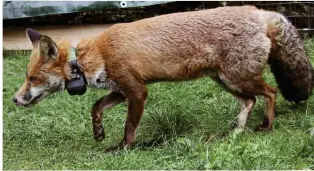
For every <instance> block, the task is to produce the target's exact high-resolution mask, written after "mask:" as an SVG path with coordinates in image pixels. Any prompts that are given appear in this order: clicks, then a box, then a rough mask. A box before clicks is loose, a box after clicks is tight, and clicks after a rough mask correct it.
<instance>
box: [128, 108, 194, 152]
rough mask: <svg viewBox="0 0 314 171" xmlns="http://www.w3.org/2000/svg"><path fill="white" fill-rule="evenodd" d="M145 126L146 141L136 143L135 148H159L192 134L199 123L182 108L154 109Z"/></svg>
mask: <svg viewBox="0 0 314 171" xmlns="http://www.w3.org/2000/svg"><path fill="white" fill-rule="evenodd" d="M143 123H145V124H144V125H143V130H144V132H143V136H144V137H147V138H145V139H144V140H141V141H137V142H134V145H133V146H134V147H133V148H147V147H158V146H161V145H163V144H165V143H167V142H170V141H172V140H176V139H177V138H178V137H180V136H183V135H184V134H187V133H190V132H191V131H192V130H193V128H194V127H195V125H197V121H196V119H195V118H193V115H188V114H186V113H185V112H184V111H183V110H182V109H181V108H178V109H176V110H173V109H171V108H163V109H153V110H150V111H149V114H148V117H147V118H145V121H144V122H143Z"/></svg>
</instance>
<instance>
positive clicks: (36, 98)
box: [30, 93, 43, 103]
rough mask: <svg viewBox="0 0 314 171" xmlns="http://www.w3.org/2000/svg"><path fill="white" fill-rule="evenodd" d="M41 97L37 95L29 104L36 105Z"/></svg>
mask: <svg viewBox="0 0 314 171" xmlns="http://www.w3.org/2000/svg"><path fill="white" fill-rule="evenodd" d="M42 96H43V93H41V94H39V95H38V96H36V97H34V98H33V100H32V101H31V102H30V103H37V101H38V100H39V99H40V98H41V97H42Z"/></svg>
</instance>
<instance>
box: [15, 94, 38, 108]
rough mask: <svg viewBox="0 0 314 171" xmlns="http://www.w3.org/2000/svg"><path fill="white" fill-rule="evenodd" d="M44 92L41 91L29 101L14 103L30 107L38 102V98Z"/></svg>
mask: <svg viewBox="0 0 314 171" xmlns="http://www.w3.org/2000/svg"><path fill="white" fill-rule="evenodd" d="M43 95H44V94H43V93H41V94H39V95H38V96H36V97H34V98H33V99H32V100H31V101H30V102H28V103H25V102H15V104H16V105H18V106H24V107H30V106H33V105H35V104H36V103H38V102H39V101H40V98H41V97H42V96H43Z"/></svg>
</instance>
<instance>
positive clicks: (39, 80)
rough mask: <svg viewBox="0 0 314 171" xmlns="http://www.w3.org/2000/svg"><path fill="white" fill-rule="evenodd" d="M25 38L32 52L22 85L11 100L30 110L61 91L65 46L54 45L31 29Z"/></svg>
mask: <svg viewBox="0 0 314 171" xmlns="http://www.w3.org/2000/svg"><path fill="white" fill-rule="evenodd" d="M26 35H27V37H28V38H29V40H30V41H31V43H32V44H33V51H32V53H31V56H30V61H29V63H28V66H27V71H26V76H25V82H24V84H23V85H22V86H21V88H20V89H19V90H18V91H17V93H16V94H15V95H14V97H13V102H14V103H15V104H16V105H20V106H25V107H27V106H31V105H34V104H36V103H38V102H39V101H41V100H42V99H44V98H45V97H47V96H48V95H50V94H52V93H54V92H56V91H58V90H61V89H63V88H64V84H65V81H64V80H65V78H66V74H65V73H67V72H66V71H65V70H66V65H65V64H66V60H67V54H68V49H69V47H68V46H69V43H68V42H63V43H61V44H58V45H59V47H58V46H57V44H56V43H55V42H54V41H53V40H52V39H51V38H50V37H48V36H45V35H41V34H40V33H38V32H36V31H35V30H33V29H27V30H26Z"/></svg>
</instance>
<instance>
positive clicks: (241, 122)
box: [236, 95, 256, 128]
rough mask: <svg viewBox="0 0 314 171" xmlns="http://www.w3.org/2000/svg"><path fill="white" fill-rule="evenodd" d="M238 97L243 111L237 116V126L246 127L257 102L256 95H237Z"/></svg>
mask: <svg viewBox="0 0 314 171" xmlns="http://www.w3.org/2000/svg"><path fill="white" fill-rule="evenodd" d="M236 98H237V99H238V101H239V102H240V104H241V111H240V113H239V115H238V116H237V120H238V122H237V125H236V128H244V126H245V124H246V122H247V119H248V116H249V115H250V114H251V112H252V109H253V107H254V105H255V102H256V98H255V96H249V97H246V96H239V95H238V96H236Z"/></svg>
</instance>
